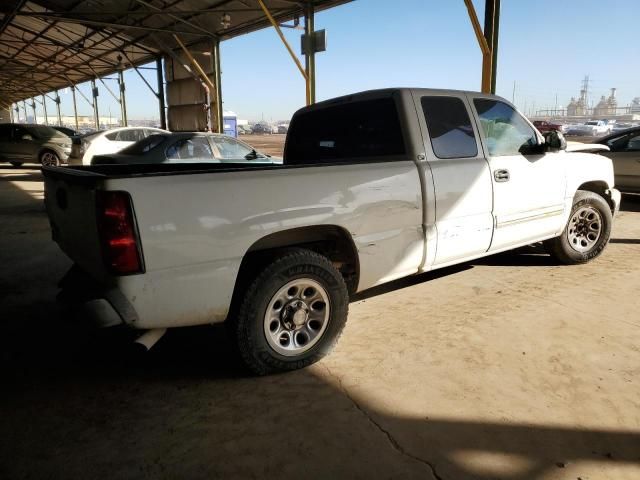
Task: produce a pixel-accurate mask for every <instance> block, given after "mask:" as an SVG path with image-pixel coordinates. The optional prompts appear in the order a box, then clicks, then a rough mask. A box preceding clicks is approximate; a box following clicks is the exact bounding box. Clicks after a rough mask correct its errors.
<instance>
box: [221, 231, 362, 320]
mask: <svg viewBox="0 0 640 480" xmlns="http://www.w3.org/2000/svg"><path fill="white" fill-rule="evenodd" d="M291 248H306V249H308V250H312V251H314V252H317V253H319V254H321V255H324V256H325V257H327V258H328V259H329V260H331V262H332V263H333V264H334V265H335V266H336V268H337V269H338V270H339V271H340V273H341V274H342V276H343V278H344V280H345V283H346V284H347V288H348V290H349V294H352V293H355V292H356V289H357V288H358V280H359V275H360V264H359V260H358V251H357V249H356V246H355V244H354V243H353V239H352V238H351V235H350V234H349V233H348V232H347V231H346V230H345V229H343V228H341V227H338V226H335V225H318V226H313V227H301V228H293V229H290V230H284V231H281V232H276V233H272V234H270V235H267V236H266V237H263V238H261V239H260V240H258V241H257V242H255V243H254V244H253V245H251V247H250V248H249V250H248V251H247V253H246V254H245V256H244V257H243V259H242V263H241V264H240V269H239V271H238V277H237V279H236V284H235V287H234V289H233V297H232V302H231V310H232V311H233V310H234V307H236V306H237V305H238V302H239V301H240V300H241V297H242V292H243V291H244V290H245V289H246V288H247V287H248V284H249V283H250V282H251V281H252V280H253V279H254V278H255V275H256V274H257V272H259V271H260V270H262V268H264V267H265V266H266V265H267V264H268V263H269V262H270V261H271V259H272V258H273V256H274V254H276V253H277V252H278V251H281V250H286V249H291Z"/></svg>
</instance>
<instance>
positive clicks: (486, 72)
mask: <svg viewBox="0 0 640 480" xmlns="http://www.w3.org/2000/svg"><path fill="white" fill-rule="evenodd" d="M490 1H492V0H488V2H490ZM464 4H465V5H466V6H467V11H468V12H469V19H470V20H471V25H472V26H473V31H474V32H475V34H476V39H477V40H478V44H479V45H480V50H482V89H481V90H482V93H491V58H492V56H491V49H490V48H489V44H488V42H487V39H486V38H485V37H484V34H483V33H482V27H481V26H480V22H479V21H478V16H477V15H476V9H475V7H474V6H473V3H472V2H471V0H464Z"/></svg>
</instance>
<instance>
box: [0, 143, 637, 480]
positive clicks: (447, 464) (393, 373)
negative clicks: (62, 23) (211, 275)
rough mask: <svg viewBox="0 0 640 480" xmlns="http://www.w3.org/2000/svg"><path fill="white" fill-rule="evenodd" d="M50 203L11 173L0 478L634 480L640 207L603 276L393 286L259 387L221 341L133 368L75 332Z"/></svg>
mask: <svg viewBox="0 0 640 480" xmlns="http://www.w3.org/2000/svg"><path fill="white" fill-rule="evenodd" d="M256 146H258V145H256ZM258 147H259V146H258ZM259 148H260V147H259ZM42 189H43V186H42V182H41V175H40V173H39V171H38V169H37V168H35V167H34V168H32V169H29V168H24V169H14V168H12V167H10V166H7V165H0V265H2V269H1V271H0V292H1V293H0V359H1V360H2V362H1V363H0V369H1V370H0V375H1V377H0V378H2V393H1V394H0V412H2V413H1V415H0V478H2V479H21V478H33V479H45V478H50V479H58V478H60V479H86V478H91V479H103V478H104V479H120V478H127V479H128V478H145V479H158V478H167V479H175V478H182V479H192V478H207V479H212V478H366V479H370V478H402V479H404V478H421V479H429V478H432V479H433V478H439V479H446V480H459V479H466V478H495V479H574V480H575V479H578V478H580V479H582V480H587V479H598V480H600V479H616V480H620V479H629V480H631V479H634V480H636V479H638V478H640V383H639V380H638V377H639V375H640V313H639V307H640V300H639V295H638V292H640V274H638V266H639V265H640V198H634V197H630V196H625V198H624V203H623V211H622V212H621V213H620V216H619V217H618V218H617V221H616V224H615V227H614V232H613V237H612V241H611V244H610V245H609V246H608V248H607V250H606V252H605V254H604V255H603V256H602V257H601V258H600V259H598V260H597V261H595V262H593V263H590V264H588V265H584V266H579V267H565V266H558V265H555V264H553V262H552V261H551V260H550V258H549V257H548V256H546V255H544V254H542V253H540V251H539V249H537V248H535V247H532V248H527V249H524V250H521V251H519V252H517V253H509V254H502V255H498V256H494V257H490V258H487V259H484V260H479V261H476V262H472V263H468V264H465V265H462V266H459V267H455V268H449V269H446V270H444V271H440V272H434V273H432V274H428V275H421V276H418V277H414V278H411V279H408V280H403V281H399V282H395V283H394V284H392V285H389V286H384V287H382V288H379V289H376V291H374V292H370V294H368V295H366V296H362V295H361V296H360V297H359V299H357V301H354V302H353V303H352V304H351V312H350V316H349V322H348V324H347V327H346V330H345V332H344V335H343V336H342V339H341V342H340V343H339V345H338V347H337V348H336V350H335V351H334V352H333V354H332V355H331V356H330V357H328V358H327V359H325V360H324V361H322V362H320V363H319V364H317V365H315V366H313V367H311V368H308V369H306V370H303V371H299V372H294V373H291V374H286V375H278V376H273V377H268V378H251V377H247V376H246V375H245V374H244V373H243V371H242V370H241V369H240V368H239V367H238V364H237V363H236V360H235V358H234V357H233V355H232V354H231V349H230V346H229V344H228V342H227V340H226V337H225V335H224V331H223V329H221V328H219V327H203V328H190V329H183V330H175V331H173V332H170V333H169V334H168V335H167V336H165V337H164V338H163V339H162V340H161V341H160V342H159V344H158V345H157V347H156V349H154V350H153V351H152V352H151V353H150V354H148V355H147V356H145V357H143V358H131V356H130V355H128V354H127V352H128V351H127V350H126V349H125V348H123V345H122V343H121V341H122V339H121V338H120V337H119V336H118V335H115V334H111V335H110V334H109V333H108V332H102V334H96V333H95V332H92V331H90V330H87V329H85V328H83V326H82V325H81V324H75V323H73V322H72V321H71V320H69V319H68V318H66V317H65V316H64V315H63V312H62V311H61V310H60V309H59V308H58V306H57V305H56V304H55V301H54V298H55V294H56V281H57V280H58V279H59V278H60V277H61V276H62V274H63V273H64V272H65V271H66V269H67V268H68V267H69V261H68V260H67V259H66V257H65V256H64V255H63V254H62V253H61V252H60V251H59V250H58V248H57V246H56V245H55V244H53V243H52V242H51V241H50V239H49V238H50V234H49V230H48V223H47V219H46V215H45V213H44V210H43V205H42Z"/></svg>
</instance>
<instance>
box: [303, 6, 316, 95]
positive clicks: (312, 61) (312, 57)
mask: <svg viewBox="0 0 640 480" xmlns="http://www.w3.org/2000/svg"><path fill="white" fill-rule="evenodd" d="M313 32H314V9H313V3H312V2H309V3H307V5H306V7H305V11H304V34H305V35H306V37H307V38H308V39H311V38H313ZM304 59H305V71H306V72H307V78H306V82H307V92H309V94H308V95H309V104H313V103H316V53H315V49H308V50H307V52H306V53H305V58H304Z"/></svg>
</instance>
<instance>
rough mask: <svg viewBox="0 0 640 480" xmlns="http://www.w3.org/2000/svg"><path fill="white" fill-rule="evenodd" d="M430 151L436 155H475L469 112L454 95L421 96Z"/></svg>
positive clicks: (461, 156)
mask: <svg viewBox="0 0 640 480" xmlns="http://www.w3.org/2000/svg"><path fill="white" fill-rule="evenodd" d="M421 103H422V111H423V113H424V118H425V120H426V122H427V128H428V130H429V137H431V146H432V147H433V153H435V154H436V157H438V158H465V157H475V156H476V155H477V154H478V146H477V144H476V137H475V135H474V134H473V128H472V127H471V120H470V119H469V114H468V113H467V109H466V107H465V106H464V103H463V102H462V100H461V99H459V98H456V97H422V100H421Z"/></svg>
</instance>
